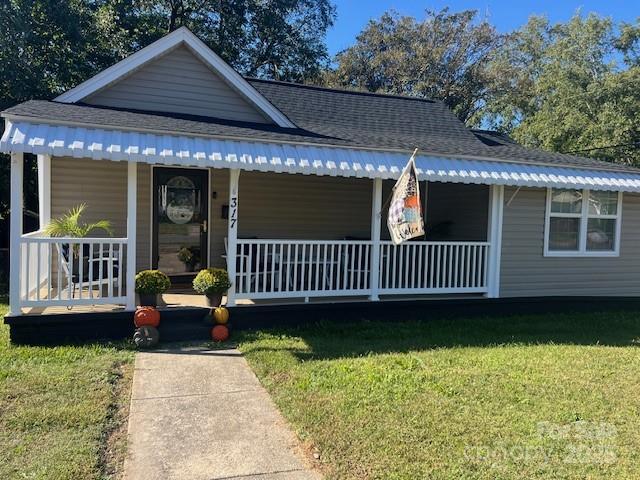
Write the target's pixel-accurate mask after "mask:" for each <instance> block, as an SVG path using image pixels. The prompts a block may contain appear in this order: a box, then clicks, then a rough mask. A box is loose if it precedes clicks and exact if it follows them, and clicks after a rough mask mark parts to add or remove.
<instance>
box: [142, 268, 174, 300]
mask: <svg viewBox="0 0 640 480" xmlns="http://www.w3.org/2000/svg"><path fill="white" fill-rule="evenodd" d="M170 287H171V280H169V277H167V276H166V275H165V274H164V273H162V272H161V271H160V270H142V271H141V272H138V274H137V275H136V293H137V294H138V295H139V296H140V305H143V306H147V307H156V306H157V305H158V295H160V294H161V293H164V292H166V291H167V290H169V288H170Z"/></svg>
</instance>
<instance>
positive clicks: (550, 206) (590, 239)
mask: <svg viewBox="0 0 640 480" xmlns="http://www.w3.org/2000/svg"><path fill="white" fill-rule="evenodd" d="M621 222H622V192H612V191H606V190H588V189H584V190H582V189H571V188H548V189H547V209H546V215H545V229H544V230H545V232H544V255H545V256H546V257H580V256H585V257H587V256H589V257H612V256H614V257H615V256H618V255H619V254H620V226H621Z"/></svg>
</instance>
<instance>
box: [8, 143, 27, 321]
mask: <svg viewBox="0 0 640 480" xmlns="http://www.w3.org/2000/svg"><path fill="white" fill-rule="evenodd" d="M23 175H24V154H23V153H22V152H19V153H12V154H11V203H10V211H11V212H10V213H11V220H10V244H9V247H10V250H9V252H10V260H9V313H10V314H11V315H20V283H21V278H20V276H21V273H22V268H21V267H22V265H21V245H20V238H21V237H22V208H23V200H22V198H23V197H22V185H23Z"/></svg>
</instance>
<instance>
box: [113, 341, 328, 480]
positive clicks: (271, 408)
mask: <svg viewBox="0 0 640 480" xmlns="http://www.w3.org/2000/svg"><path fill="white" fill-rule="evenodd" d="M296 448H297V440H296V438H295V436H294V434H293V433H292V432H291V431H290V429H289V428H288V426H287V424H286V423H285V421H284V420H283V418H282V417H281V415H280V413H279V412H278V410H277V409H276V408H275V405H274V404H273V402H272V401H271V398H270V397H269V395H268V394H267V392H266V391H265V390H264V388H262V386H261V385H260V383H259V382H258V379H257V378H256V376H255V375H254V374H253V372H252V371H251V369H250V368H249V366H248V365H247V362H246V361H245V359H244V358H243V357H242V355H241V354H240V352H238V351H237V350H216V351H212V350H200V349H188V348H186V349H179V350H167V351H153V352H141V353H138V354H137V355H136V362H135V373H134V377H133V390H132V394H131V411H130V414H129V446H128V449H129V451H128V454H127V458H126V460H125V466H124V470H125V478H126V479H127V480H146V479H153V480H157V479H163V480H165V479H166V480H173V479H180V480H230V479H233V480H246V479H247V480H248V479H256V480H318V479H320V478H321V477H320V476H319V475H318V474H317V473H315V472H312V471H311V470H309V469H308V467H307V466H306V465H305V463H304V460H303V459H302V456H301V455H300V454H299V452H297V451H296Z"/></svg>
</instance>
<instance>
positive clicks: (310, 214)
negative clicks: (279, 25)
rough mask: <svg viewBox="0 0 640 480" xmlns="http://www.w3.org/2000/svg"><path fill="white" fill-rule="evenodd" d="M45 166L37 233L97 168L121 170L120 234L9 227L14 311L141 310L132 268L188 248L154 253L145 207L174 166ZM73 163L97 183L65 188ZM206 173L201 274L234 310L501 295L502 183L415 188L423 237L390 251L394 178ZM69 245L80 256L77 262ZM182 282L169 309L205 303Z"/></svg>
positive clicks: (16, 162) (42, 159)
mask: <svg viewBox="0 0 640 480" xmlns="http://www.w3.org/2000/svg"><path fill="white" fill-rule="evenodd" d="M38 161H39V167H40V169H39V170H40V173H41V175H40V190H41V195H42V206H41V212H42V213H43V215H42V218H41V227H44V225H46V224H47V223H48V221H49V220H50V218H51V216H52V213H51V212H52V210H53V212H54V214H55V213H56V212H61V211H65V209H67V208H68V207H70V206H73V205H76V204H78V203H82V202H87V201H88V200H87V198H86V195H87V194H88V193H87V192H90V191H92V190H96V189H99V188H100V187H99V185H100V184H102V183H104V181H105V179H104V178H100V177H99V176H98V177H96V176H95V175H93V174H92V172H94V171H95V169H96V168H103V169H105V171H106V170H107V169H113V170H114V171H116V170H117V171H118V172H119V174H118V175H119V176H117V180H116V179H115V178H116V176H114V182H113V185H111V188H113V191H114V192H115V194H117V195H121V194H122V196H123V197H125V198H117V199H116V198H114V199H113V202H112V203H113V204H114V205H116V207H113V209H112V210H109V212H111V213H110V215H111V216H110V218H111V219H112V220H113V223H114V224H115V225H116V226H117V227H118V228H116V233H115V236H113V237H101V238H68V237H64V238H50V237H47V236H45V235H44V234H43V232H42V229H41V230H39V231H37V232H32V233H27V234H21V235H12V241H13V242H15V247H14V243H12V251H13V252H14V255H12V265H11V266H12V272H14V273H12V282H11V313H12V314H13V315H21V314H44V315H46V314H48V313H60V312H65V311H72V312H75V313H79V312H84V311H86V312H89V311H94V312H95V311H111V310H123V309H124V310H126V309H129V310H130V309H133V308H135V305H136V303H137V302H136V296H135V292H134V289H133V288H132V286H133V285H134V277H135V273H136V272H137V271H140V270H142V269H146V268H154V267H157V266H158V260H159V258H158V257H156V254H158V255H168V256H170V257H171V258H173V257H175V256H176V254H177V253H178V251H179V250H180V248H181V244H180V243H179V242H180V240H176V241H175V246H174V248H173V250H168V251H164V253H162V251H160V252H159V251H158V248H157V247H156V248H155V249H154V241H157V239H155V240H154V235H155V234H154V232H157V230H158V229H157V223H155V224H154V222H157V219H156V216H155V215H154V214H153V211H152V210H153V209H152V208H150V206H152V205H153V204H154V202H155V201H157V198H156V197H155V195H157V192H156V191H155V188H154V185H153V181H152V179H153V177H154V172H157V171H162V170H163V169H166V170H175V168H176V167H175V166H171V167H170V166H161V165H155V166H150V165H148V164H145V163H139V162H133V161H129V162H113V161H109V160H97V161H96V160H93V159H89V158H79V159H70V158H67V157H51V156H47V155H39V156H38ZM22 162H23V158H22V154H21V153H14V154H13V155H12V201H13V202H16V203H14V205H15V204H18V205H21V197H22V192H21V191H20V186H21V185H22V178H21V177H22ZM56 168H58V169H62V170H63V171H62V172H58V173H56ZM69 169H74V170H78V169H84V170H85V171H86V172H87V178H83V179H82V180H80V181H82V182H84V183H90V182H95V184H96V186H95V188H92V187H91V185H89V186H86V185H85V186H86V188H85V189H84V190H83V191H84V194H83V193H82V192H83V191H80V190H79V191H78V192H77V193H73V192H71V193H70V192H66V193H65V195H60V194H59V192H58V193H57V189H58V190H59V189H61V188H64V185H61V184H60V181H59V180H58V179H59V178H60V177H61V176H64V175H67V176H68V173H67V172H68V171H69ZM200 170H202V171H203V172H205V173H206V175H208V178H209V185H208V187H207V189H206V191H205V192H203V198H208V199H209V200H208V205H207V209H206V217H204V218H203V219H204V220H205V221H206V224H205V226H204V231H205V232H206V235H205V236H204V238H205V240H204V241H205V247H204V248H205V249H206V252H207V255H203V258H204V259H205V260H203V264H202V265H198V267H197V268H204V267H206V266H219V267H225V268H226V269H227V270H228V272H229V276H230V278H231V279H232V287H231V289H230V290H229V292H228V296H227V298H226V302H227V305H229V306H235V305H237V306H245V305H263V304H265V305H266V304H286V303H304V302H311V303H315V302H341V301H362V300H365V299H367V300H371V301H377V300H380V299H383V300H385V299H409V298H423V299H424V298H449V297H450V296H455V295H458V296H465V297H466V296H487V297H495V296H497V292H498V269H499V266H498V262H499V256H498V255H497V253H498V252H499V247H495V245H499V237H500V234H499V232H500V223H501V215H502V212H501V208H502V204H503V188H502V186H500V185H477V184H462V183H445V182H426V181H423V182H421V188H422V197H423V205H424V204H426V205H427V207H426V212H425V217H426V218H425V220H426V223H427V232H428V233H427V237H426V238H425V239H418V240H415V241H410V242H407V243H405V244H402V245H399V246H395V245H393V244H392V243H391V242H390V241H389V240H388V238H389V237H388V233H387V229H386V224H385V223H386V205H385V201H386V199H387V198H388V196H389V194H390V192H391V188H392V186H393V180H391V179H389V180H383V179H381V178H375V179H369V178H342V177H338V176H328V175H325V176H318V175H301V174H293V175H292V174H287V173H273V172H258V171H243V170H242V169H239V168H237V169H234V168H202V169H200ZM92 175H93V178H91V177H92ZM105 175H106V174H105ZM52 178H53V182H52ZM120 184H121V185H120ZM89 195H90V194H89ZM92 200H93V203H103V200H104V199H101V198H98V197H96V198H95V199H92ZM117 205H119V207H117ZM14 210H15V213H16V215H15V217H16V218H14V217H13V216H12V222H15V224H16V225H15V227H14V228H12V232H20V231H21V230H22V226H21V225H20V224H19V222H20V215H19V210H16V209H12V212H13V211H14ZM101 211H105V210H104V209H102V210H101ZM54 216H55V215H54ZM165 243H166V242H165ZM169 245H170V243H169ZM165 246H166V244H165ZM65 252H66V253H65ZM69 252H83V255H81V256H82V257H83V261H78V259H77V257H78V255H74V254H73V253H72V254H69ZM232 252H233V253H234V254H231V253H232ZM164 263H165V264H167V262H164ZM160 266H162V262H160ZM15 272H18V275H17V276H16V275H15ZM14 279H15V280H17V281H14ZM181 280H182V281H181V282H179V281H177V282H175V283H180V284H181V285H182V287H183V288H179V289H174V290H173V291H170V292H168V293H167V294H165V295H164V297H163V298H164V303H165V304H166V305H167V306H168V307H170V308H175V307H178V308H179V307H181V306H184V307H187V306H201V305H203V303H204V302H203V299H202V298H201V297H199V296H197V295H195V294H194V293H193V292H190V291H189V289H188V288H184V287H185V285H188V281H189V279H188V276H187V279H186V281H185V278H184V276H181Z"/></svg>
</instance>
